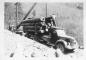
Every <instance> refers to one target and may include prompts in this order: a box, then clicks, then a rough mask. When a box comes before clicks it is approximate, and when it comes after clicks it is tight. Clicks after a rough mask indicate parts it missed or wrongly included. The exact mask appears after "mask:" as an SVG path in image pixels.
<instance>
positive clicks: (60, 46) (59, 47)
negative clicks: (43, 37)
mask: <svg viewBox="0 0 86 60" xmlns="http://www.w3.org/2000/svg"><path fill="white" fill-rule="evenodd" d="M56 47H57V49H60V50H61V51H62V52H63V53H64V52H65V47H64V45H63V44H62V43H58V44H57V45H56Z"/></svg>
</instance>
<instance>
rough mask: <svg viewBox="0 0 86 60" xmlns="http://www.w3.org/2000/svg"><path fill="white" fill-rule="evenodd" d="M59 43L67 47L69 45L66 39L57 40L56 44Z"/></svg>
mask: <svg viewBox="0 0 86 60" xmlns="http://www.w3.org/2000/svg"><path fill="white" fill-rule="evenodd" d="M58 43H62V44H64V46H65V47H66V45H67V42H66V41H64V40H57V41H56V43H55V45H57V44H58Z"/></svg>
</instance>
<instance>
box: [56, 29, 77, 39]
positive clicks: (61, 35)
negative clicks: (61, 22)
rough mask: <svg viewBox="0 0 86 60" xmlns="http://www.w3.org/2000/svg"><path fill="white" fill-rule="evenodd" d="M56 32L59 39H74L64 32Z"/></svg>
mask: <svg viewBox="0 0 86 60" xmlns="http://www.w3.org/2000/svg"><path fill="white" fill-rule="evenodd" d="M56 32H57V34H58V36H60V37H66V38H71V39H74V38H73V37H71V36H68V35H67V34H66V33H65V31H64V30H56ZM74 40H75V39H74Z"/></svg>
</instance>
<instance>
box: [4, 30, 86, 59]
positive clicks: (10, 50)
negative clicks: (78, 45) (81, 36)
mask: <svg viewBox="0 0 86 60" xmlns="http://www.w3.org/2000/svg"><path fill="white" fill-rule="evenodd" d="M4 48H5V53H4V55H5V58H4V60H34V59H35V60H51V59H53V60H57V59H58V60H64V59H66V60H76V59H78V60H81V59H82V58H83V60H85V56H84V55H82V54H81V53H79V52H77V53H72V54H69V55H64V54H63V53H62V52H61V51H60V50H59V49H57V51H55V50H54V49H53V48H49V47H47V46H45V45H43V44H40V43H38V42H36V41H33V40H31V39H28V38H26V37H24V36H20V35H18V34H15V33H12V32H10V31H8V30H5V31H4ZM79 54H81V55H79ZM77 55H78V56H77Z"/></svg>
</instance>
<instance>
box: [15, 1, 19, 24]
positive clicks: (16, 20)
mask: <svg viewBox="0 0 86 60" xmlns="http://www.w3.org/2000/svg"><path fill="white" fill-rule="evenodd" d="M15 5H16V13H15V15H16V20H15V21H16V26H17V20H18V2H16V3H15Z"/></svg>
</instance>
